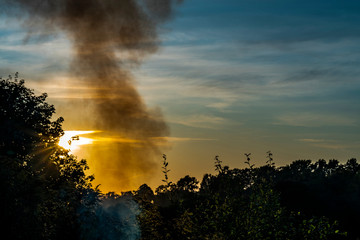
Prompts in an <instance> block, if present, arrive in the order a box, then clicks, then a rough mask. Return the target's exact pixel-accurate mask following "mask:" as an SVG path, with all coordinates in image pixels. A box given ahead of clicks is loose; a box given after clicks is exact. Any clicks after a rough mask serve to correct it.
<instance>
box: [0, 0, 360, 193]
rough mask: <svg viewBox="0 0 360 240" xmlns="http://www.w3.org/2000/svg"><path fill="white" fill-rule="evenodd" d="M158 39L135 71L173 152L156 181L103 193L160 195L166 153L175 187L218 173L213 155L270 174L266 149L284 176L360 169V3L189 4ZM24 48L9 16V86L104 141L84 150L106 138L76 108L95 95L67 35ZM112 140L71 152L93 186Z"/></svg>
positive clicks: (2, 52)
mask: <svg viewBox="0 0 360 240" xmlns="http://www.w3.org/2000/svg"><path fill="white" fill-rule="evenodd" d="M159 32H160V35H159V40H160V41H161V43H160V47H159V49H158V51H157V52H156V53H154V54H151V55H148V56H146V58H145V59H144V60H143V62H142V64H134V66H131V74H132V75H133V76H134V81H135V86H136V89H137V90H138V91H139V93H140V95H141V96H142V98H143V100H144V102H145V103H146V105H147V106H148V107H149V109H153V110H154V111H157V112H161V113H162V115H163V117H164V119H165V121H166V123H167V124H168V127H169V137H168V138H167V139H168V143H164V144H163V146H160V149H161V151H160V152H158V153H157V156H158V163H154V164H155V165H157V169H158V170H156V171H155V172H154V173H153V174H152V176H146V177H144V176H137V175H136V174H134V175H133V176H132V177H133V178H137V180H136V181H135V180H129V181H134V184H132V185H129V186H126V187H124V188H121V187H118V186H116V184H112V183H111V181H112V180H111V179H110V180H107V181H105V182H103V181H102V179H101V177H102V176H103V175H101V174H100V178H99V179H97V180H96V181H97V183H99V184H102V185H105V187H104V189H106V190H112V191H120V190H127V189H126V188H130V187H132V188H137V187H138V186H140V184H141V183H145V182H146V183H148V184H149V185H150V186H152V187H153V188H155V187H156V186H158V185H159V184H161V179H162V178H163V175H162V172H161V161H162V154H166V155H167V159H168V161H169V168H170V170H171V171H170V172H169V178H170V180H171V181H173V182H176V181H177V180H178V179H179V178H181V177H184V176H185V175H191V176H195V177H197V178H198V179H199V180H201V178H202V176H203V174H205V173H214V157H215V156H216V155H219V157H220V160H222V161H223V164H224V165H228V166H230V167H231V168H235V167H236V168H243V167H245V163H244V162H245V160H246V157H245V155H244V153H251V157H252V161H253V163H254V164H255V165H256V166H261V165H263V164H265V162H266V152H267V151H269V150H271V151H272V153H273V157H274V161H275V163H276V165H277V166H283V165H286V164H289V163H291V162H292V161H294V160H298V159H312V160H314V161H316V160H318V159H325V160H329V159H338V160H339V161H341V162H345V161H347V160H348V159H350V158H358V159H359V158H360V156H359V155H360V104H359V103H360V79H359V75H360V68H359V65H360V44H359V43H360V3H359V2H358V1H352V0H347V1H331V0H317V1H309V0H302V1H299V0H286V1H285V0H282V1H280V0H251V1H250V0H221V1H220V0H187V1H186V0H185V1H184V2H183V3H182V4H181V5H180V6H178V7H177V8H176V13H175V15H174V16H173V19H171V21H168V22H166V23H165V24H164V25H162V26H161V27H160V29H159ZM26 37H27V31H26V30H24V28H23V27H22V24H21V22H19V21H16V18H15V17H11V16H4V14H2V16H1V22H0V75H1V76H3V77H5V76H7V75H9V74H11V73H14V72H17V71H18V72H20V76H21V77H22V78H24V79H25V81H26V84H27V86H29V87H31V88H33V89H35V92H37V93H41V92H47V93H48V95H49V98H48V101H49V102H50V103H52V104H54V105H55V108H56V109H57V116H64V118H65V123H64V130H83V131H95V132H94V133H86V136H85V135H84V137H86V138H87V139H91V138H92V136H96V134H99V133H98V131H101V129H87V121H90V120H89V119H84V118H82V116H81V111H85V110H86V109H85V110H84V109H77V105H76V104H72V102H74V101H75V100H79V99H80V100H82V101H86V100H87V99H88V98H89V92H91V91H92V89H89V88H88V87H86V86H79V85H76V84H74V81H75V80H73V79H72V78H71V76H69V64H70V62H71V60H72V43H71V41H70V40H69V39H68V37H67V36H66V34H63V33H61V32H59V33H58V34H56V35H54V36H47V37H41V38H38V39H35V40H34V39H30V40H29V41H26V42H25V41H24V39H26ZM117 54H119V55H121V54H122V53H121V52H118V53H117ZM130 64H131V63H130ZM74 99H75V100H74ZM81 137H82V136H81V135H80V138H81ZM94 139H95V137H94ZM114 139H117V140H119V138H115V137H114V136H112V137H109V136H107V138H106V139H105V138H102V140H101V141H100V140H99V141H89V142H90V143H89V144H86V145H82V146H78V147H79V148H78V149H77V150H76V151H75V150H74V151H75V152H74V154H78V155H79V156H80V157H85V158H87V159H88V160H89V164H90V168H93V169H95V170H93V172H94V173H95V178H97V173H96V168H100V167H99V166H100V165H101V161H106V159H102V160H101V161H99V160H96V159H95V158H94V155H92V154H91V153H90V152H93V150H94V149H101V150H98V154H97V156H99V153H101V152H102V151H108V150H109V149H111V145H109V142H111V141H114ZM104 143H106V146H104ZM119 154H121V153H119ZM100 155H101V154H100ZM102 174H103V173H102ZM114 176H115V175H114ZM118 177H119V178H121V176H118ZM114 182H116V181H115V180H114Z"/></svg>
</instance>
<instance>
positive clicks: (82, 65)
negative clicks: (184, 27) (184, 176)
mask: <svg viewBox="0 0 360 240" xmlns="http://www.w3.org/2000/svg"><path fill="white" fill-rule="evenodd" d="M1 2H6V4H7V5H8V6H13V7H15V8H12V9H16V11H20V13H21V14H25V16H27V17H25V18H26V19H25V20H26V21H24V22H25V26H26V27H27V29H28V31H29V33H30V35H32V34H36V33H38V32H41V33H46V34H49V32H50V33H56V32H58V31H64V32H65V33H66V34H67V35H68V37H69V38H70V40H71V41H72V43H73V48H74V59H73V62H72V64H71V72H72V73H73V74H74V75H75V76H77V78H78V80H79V82H80V83H81V84H84V85H87V86H89V87H91V88H93V89H98V90H96V91H95V93H94V94H93V95H94V96H93V99H92V100H91V101H89V102H88V104H90V103H91V104H92V106H93V109H94V111H95V113H94V115H95V116H94V117H93V119H92V120H91V121H92V123H93V124H94V127H96V128H97V129H100V130H105V131H108V132H112V133H116V134H117V135H120V136H122V137H123V138H124V139H129V141H123V142H121V143H120V142H119V143H117V144H113V146H112V148H111V149H108V150H107V151H106V153H107V154H106V155H107V156H104V153H101V154H100V153H97V152H96V151H94V153H93V155H94V158H95V157H96V158H97V159H96V161H98V163H97V164H96V165H97V168H98V169H95V175H96V178H103V176H101V175H104V176H105V175H108V177H110V178H111V179H112V180H111V181H113V182H115V183H116V184H119V185H123V186H125V185H127V182H129V181H131V180H130V178H131V177H133V175H134V174H132V173H136V174H135V175H146V174H151V169H153V158H154V153H156V152H158V149H157V146H156V144H155V142H154V137H162V136H166V135H167V134H168V131H167V126H166V124H165V122H164V121H163V119H162V118H161V114H156V115H154V114H151V113H150V112H149V110H148V109H147V108H146V106H145V104H144V102H143V101H142V99H141V97H140V96H139V94H138V92H137V91H136V89H135V87H134V85H133V80H132V77H131V73H130V71H131V69H129V67H126V66H129V65H131V64H128V63H129V62H132V65H134V63H136V64H139V63H141V61H142V59H143V57H145V56H146V55H148V54H150V53H153V52H155V51H156V50H157V44H158V37H157V31H158V26H159V24H161V23H163V22H165V21H166V20H169V19H170V18H171V16H172V12H173V8H174V7H175V5H177V4H179V3H180V2H181V1H179V0H177V1H175V0H31V1H29V0H11V1H8V0H0V3H1ZM118 56H121V57H118ZM94 99H95V100H94ZM109 150H110V151H109ZM99 161H100V162H101V164H100V163H99ZM113 190H115V189H113Z"/></svg>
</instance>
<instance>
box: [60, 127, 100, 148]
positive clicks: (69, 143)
mask: <svg viewBox="0 0 360 240" xmlns="http://www.w3.org/2000/svg"><path fill="white" fill-rule="evenodd" d="M95 132H97V131H76V130H72V131H64V135H63V136H62V137H61V138H60V140H59V143H58V145H59V146H60V147H63V148H65V149H67V150H69V151H71V152H74V151H76V150H78V149H79V148H80V146H81V145H86V144H92V143H93V142H94V141H95V140H94V139H92V138H86V137H83V136H82V135H85V134H91V133H95Z"/></svg>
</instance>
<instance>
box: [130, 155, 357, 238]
mask: <svg viewBox="0 0 360 240" xmlns="http://www.w3.org/2000/svg"><path fill="white" fill-rule="evenodd" d="M246 163H247V164H248V167H247V168H245V169H230V168H229V167H227V166H222V163H221V161H220V160H219V158H218V157H215V164H214V165H215V168H216V171H217V173H216V174H215V175H212V174H206V175H205V176H204V177H203V179H202V181H201V183H199V181H198V180H196V179H195V178H193V177H190V176H185V177H184V178H182V179H180V180H179V181H178V182H177V183H171V182H168V179H167V176H166V174H167V171H168V170H167V169H165V170H164V173H165V179H164V181H165V184H164V185H162V186H160V187H158V188H157V189H156V190H155V192H153V191H152V189H150V188H149V187H148V186H147V185H142V186H141V187H140V188H139V189H138V190H137V191H135V192H134V198H135V199H136V201H137V202H138V203H139V204H140V206H141V214H140V216H139V220H140V225H141V232H142V239H144V240H145V239H357V238H359V236H360V230H359V227H358V226H359V224H360V219H359V216H360V165H359V164H358V163H357V161H356V159H350V160H349V161H347V163H345V164H341V163H339V162H338V161H337V160H330V161H328V162H326V161H325V160H319V161H317V162H314V163H313V162H311V161H310V160H298V161H294V162H292V163H291V164H289V165H287V166H284V167H275V165H274V162H273V159H272V154H271V153H270V152H269V155H268V162H267V164H266V165H264V166H261V167H254V165H252V164H251V159H250V155H249V154H247V161H246ZM167 165H168V164H167V162H166V161H165V162H164V166H166V167H167Z"/></svg>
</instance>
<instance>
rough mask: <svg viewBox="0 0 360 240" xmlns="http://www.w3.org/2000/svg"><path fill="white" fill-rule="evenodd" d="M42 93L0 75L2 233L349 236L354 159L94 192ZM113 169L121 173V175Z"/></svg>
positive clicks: (355, 209) (359, 207)
mask: <svg viewBox="0 0 360 240" xmlns="http://www.w3.org/2000/svg"><path fill="white" fill-rule="evenodd" d="M46 97H47V96H46V94H43V95H40V96H36V95H35V94H34V92H33V91H32V90H30V89H28V88H26V87H25V85H24V81H23V80H20V79H19V78H18V76H17V74H16V75H15V77H14V79H12V77H9V78H8V79H1V78H0V220H1V224H0V230H1V234H2V237H1V239H27V240H31V239H36V240H42V239H44V240H45V239H46V240H57V239H59V240H60V239H81V240H88V239H91V240H100V239H101V240H108V239H109V240H110V239H143V240H147V239H159V240H160V239H174V240H176V239H213V240H215V239H224V240H231V239H357V238H359V237H360V230H359V228H358V226H360V220H359V216H360V192H359V191H360V178H359V176H360V173H359V172H360V166H359V164H358V163H357V161H356V159H350V160H349V161H348V162H347V163H345V164H341V163H339V162H338V161H336V160H330V161H328V162H326V161H325V160H319V161H317V162H315V163H312V162H311V161H310V160H299V161H295V162H293V163H291V164H290V165H287V166H284V167H276V166H275V164H274V160H273V157H272V154H271V153H270V152H269V153H268V159H267V160H268V161H267V163H266V164H265V165H264V166H261V167H255V166H254V165H253V164H252V163H251V162H252V160H251V155H250V154H246V164H247V167H246V168H245V169H230V168H229V167H227V166H224V165H223V164H222V162H221V160H220V158H219V157H215V160H214V167H215V171H216V174H206V175H205V176H204V177H203V179H202V181H201V182H199V181H198V180H197V179H195V178H193V177H190V176H185V177H184V178H181V179H180V180H179V181H177V182H176V183H172V182H171V181H170V180H169V177H168V172H169V165H168V164H169V163H168V161H167V159H166V156H165V155H164V156H163V157H164V158H163V172H164V180H163V181H164V184H163V185H161V186H159V187H158V188H156V189H155V191H153V190H152V189H151V188H150V187H148V186H147V185H146V184H144V185H142V186H141V187H140V188H139V189H138V190H136V191H132V192H127V193H122V194H121V195H117V194H114V193H107V194H102V193H101V192H100V191H99V190H98V189H97V188H96V187H95V188H94V187H93V186H92V184H91V182H92V180H93V179H94V177H93V176H87V175H86V174H85V171H86V170H87V169H88V166H87V163H86V161H85V160H77V159H76V157H75V156H73V155H71V154H69V152H68V151H66V150H64V149H62V148H61V147H59V146H58V144H57V143H58V141H59V138H60V137H61V136H62V134H63V130H62V122H63V119H62V118H59V119H56V120H52V115H53V113H54V112H55V108H54V106H52V105H49V104H48V103H46ZM120 177H121V176H120Z"/></svg>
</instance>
